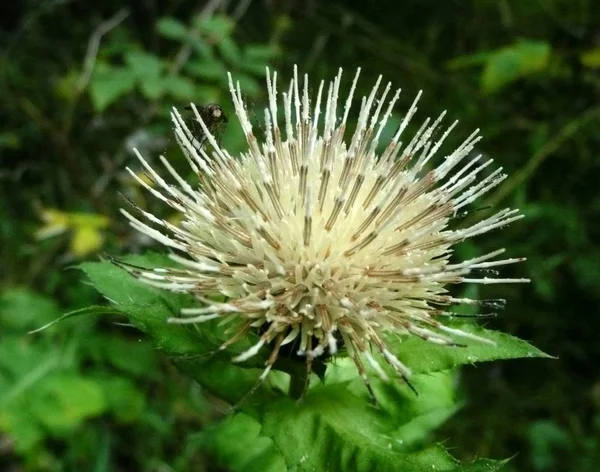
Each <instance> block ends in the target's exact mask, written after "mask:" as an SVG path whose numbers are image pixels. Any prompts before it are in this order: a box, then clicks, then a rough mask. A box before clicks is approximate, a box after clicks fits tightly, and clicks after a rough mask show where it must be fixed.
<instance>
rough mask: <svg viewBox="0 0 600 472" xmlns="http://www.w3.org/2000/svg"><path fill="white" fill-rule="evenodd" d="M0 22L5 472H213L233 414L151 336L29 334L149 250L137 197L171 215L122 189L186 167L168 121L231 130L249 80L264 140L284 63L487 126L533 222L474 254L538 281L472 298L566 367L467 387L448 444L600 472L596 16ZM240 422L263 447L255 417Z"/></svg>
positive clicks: (201, 8) (0, 405) (67, 328)
mask: <svg viewBox="0 0 600 472" xmlns="http://www.w3.org/2000/svg"><path fill="white" fill-rule="evenodd" d="M124 6H127V8H128V10H122V8H123V7H124ZM0 9H2V10H3V12H2V13H3V14H1V15H0V23H1V25H2V27H1V29H0V41H1V44H2V52H1V55H0V99H1V103H2V107H1V109H0V116H1V117H2V118H1V122H2V127H1V129H0V179H1V185H0V235H1V236H0V239H1V244H0V260H1V261H2V264H1V265H2V267H1V271H2V274H1V286H0V288H1V290H2V295H1V296H0V430H1V431H2V433H0V434H2V436H0V468H1V469H3V470H99V471H100V470H150V471H151V470H216V469H215V468H214V466H213V467H211V466H210V464H211V453H210V452H209V451H210V447H209V445H207V443H206V441H207V439H206V438H205V437H204V436H203V435H202V432H203V431H211V429H210V428H212V427H213V426H210V427H209V426H208V425H209V424H212V419H214V417H215V416H219V414H218V413H216V412H218V411H219V408H218V404H217V406H215V405H214V402H213V401H212V400H211V401H209V400H207V398H209V399H210V395H208V397H207V394H206V392H202V390H201V388H200V387H199V386H197V385H195V384H190V383H189V382H188V381H187V380H185V379H183V378H182V377H181V376H180V375H179V374H177V372H176V371H175V370H174V369H173V368H172V367H171V366H170V364H169V363H168V362H167V361H166V360H164V359H162V358H161V357H160V356H159V355H158V354H157V353H155V352H154V350H153V349H152V348H151V347H150V346H149V345H148V344H146V343H145V342H139V334H138V332H137V331H136V330H133V329H132V328H130V327H127V326H121V325H118V324H115V323H107V322H106V321H104V319H103V318H102V319H100V318H99V319H97V320H96V319H94V318H93V317H85V318H81V319H79V320H78V321H77V322H76V323H72V322H65V323H62V324H60V325H57V326H54V327H51V328H49V329H48V330H47V331H45V332H42V333H38V334H33V335H26V333H27V332H28V331H29V330H32V329H35V328H38V327H40V326H41V325H43V324H45V323H46V322H48V321H50V320H51V319H53V318H55V317H57V316H58V314H59V313H64V312H68V311H71V310H77V309H79V308H81V307H84V306H88V305H90V304H94V303H97V304H100V303H101V300H100V299H99V298H98V296H97V295H96V294H95V293H94V292H93V291H92V290H91V289H90V288H89V287H86V286H83V285H81V283H80V282H79V279H80V275H79V273H78V271H73V270H65V269H67V268H69V267H70V266H72V265H73V264H74V263H76V262H77V261H79V260H81V258H86V257H87V258H94V254H95V253H97V252H102V251H107V252H109V253H115V254H121V253H124V252H130V251H140V250H142V249H144V248H145V247H146V246H147V245H148V244H149V241H147V240H144V239H141V238H140V237H139V236H138V235H136V234H135V233H134V232H132V231H130V230H129V229H128V228H127V225H126V224H125V221H124V218H121V217H120V215H119V212H118V209H119V207H120V206H121V205H122V199H121V197H120V196H119V193H121V194H123V195H125V196H126V197H127V198H130V199H133V200H134V201H135V202H136V203H137V204H138V205H140V206H142V207H144V208H151V209H152V211H158V210H155V209H154V208H153V205H154V203H153V202H152V201H151V200H150V199H148V200H146V198H145V196H144V195H143V194H142V193H141V192H140V189H139V187H138V186H137V184H135V183H134V180H133V179H132V177H131V176H130V175H129V174H128V173H127V172H126V171H125V168H126V167H127V166H128V165H134V164H133V162H134V159H133V158H132V153H131V149H132V147H137V148H139V149H140V151H141V152H142V153H143V154H144V155H145V156H148V157H152V156H154V157H157V156H158V155H159V154H160V153H165V154H167V155H168V156H169V158H170V160H171V162H173V165H174V166H175V167H176V168H177V169H178V170H180V169H181V170H182V171H183V169H185V163H184V162H183V159H182V157H181V156H180V155H179V153H178V152H177V151H175V146H174V142H173V140H172V139H171V137H170V119H169V110H170V109H171V107H173V106H177V107H181V106H183V105H184V104H187V103H188V102H190V101H193V102H196V103H207V102H217V103H219V104H220V105H222V106H223V107H224V108H225V109H226V112H228V113H231V106H230V102H229V99H228V84H227V82H226V75H225V74H224V72H225V71H231V72H232V73H233V74H234V76H235V78H236V79H237V80H240V82H241V85H242V87H243V89H244V90H245V93H246V94H247V99H248V101H249V102H250V106H251V109H250V112H251V115H252V116H254V118H255V121H256V122H257V123H259V122H260V118H261V116H262V112H261V110H262V107H263V106H264V103H265V102H264V99H265V93H264V87H263V85H262V80H263V79H262V77H263V76H264V72H263V70H264V66H265V65H269V66H270V67H272V68H275V69H277V70H279V71H281V74H282V75H283V76H284V78H285V77H289V73H290V70H291V65H292V64H298V66H299V69H300V71H301V72H307V73H310V74H311V77H313V80H314V79H316V78H321V77H322V78H328V77H331V76H332V75H333V74H334V72H335V71H336V70H337V68H338V67H340V66H341V67H343V68H344V70H345V71H346V75H351V74H352V72H351V71H353V70H354V69H356V67H358V66H360V67H362V69H363V73H362V78H361V81H360V83H359V90H358V95H359V96H360V95H362V94H364V91H365V90H367V89H368V88H369V87H370V86H371V85H372V83H373V82H374V81H375V80H376V77H377V76H378V75H379V74H383V75H384V78H386V79H391V80H393V82H394V84H395V85H399V86H401V87H403V89H404V92H403V94H402V97H401V102H402V103H401V105H400V106H399V107H398V109H399V110H401V109H402V106H403V105H404V106H405V105H406V104H407V103H409V102H410V101H411V100H412V97H413V96H414V95H415V93H416V92H417V91H418V90H419V89H423V90H424V91H425V95H424V99H423V101H422V103H421V105H420V109H421V110H425V111H426V112H427V114H428V115H436V114H438V113H439V112H440V111H442V110H444V109H448V110H449V115H450V116H451V117H453V118H454V117H456V118H460V120H461V123H460V124H459V127H458V131H457V132H456V133H454V134H455V135H456V139H457V140H459V139H461V138H463V137H465V136H466V135H467V134H468V133H469V132H470V130H471V129H473V128H481V129H482V134H483V135H484V137H485V139H484V141H482V143H481V144H480V152H482V153H484V154H486V155H490V156H493V157H494V158H495V159H496V162H497V163H498V165H501V166H503V167H504V168H505V170H506V172H507V173H508V174H509V176H510V177H509V179H507V180H506V181H505V182H504V184H503V185H502V186H500V187H499V188H498V189H497V190H496V191H495V192H493V193H492V194H491V195H490V196H489V197H488V199H487V201H484V202H483V203H482V205H487V204H490V205H495V206H497V205H505V206H511V207H515V206H518V207H520V208H522V209H523V211H524V212H525V214H526V216H527V218H526V219H525V220H523V221H522V222H520V223H519V224H518V225H514V226H511V227H510V228H508V229H506V230H504V231H502V232H499V233H497V234H490V235H487V236H485V237H483V238H481V239H480V240H478V241H476V245H475V244H465V245H463V246H462V247H461V248H460V251H459V253H460V254H459V256H462V255H466V254H473V253H482V252H483V251H485V250H486V249H490V248H496V247H498V246H501V247H507V249H508V252H509V253H510V254H511V255H514V256H521V255H525V256H527V257H528V262H527V264H526V266H525V265H521V266H514V267H511V268H509V269H505V270H504V271H503V273H505V274H506V275H507V276H528V277H530V278H531V279H532V283H531V284H530V285H529V286H505V287H501V286H494V287H487V286H486V287H477V288H476V289H471V290H472V291H473V293H471V295H472V296H481V297H489V298H498V297H500V298H506V299H508V300H509V305H508V307H507V309H506V310H505V311H504V312H503V313H501V314H500V316H499V317H498V318H497V319H495V320H493V321H491V322H490V323H489V325H488V327H489V328H494V329H500V330H502V331H506V332H508V333H511V334H513V335H516V336H519V337H521V338H524V339H527V340H529V341H531V342H532V343H533V344H535V345H536V346H539V347H540V348H541V349H543V350H544V351H546V352H548V353H550V354H553V355H556V356H558V357H559V359H558V360H557V361H548V362H547V361H511V362H503V363H498V364H493V365H485V366H482V367H480V368H479V369H471V368H464V369H463V370H462V371H461V376H460V383H459V395H460V398H461V405H463V406H462V411H461V412H460V415H459V416H458V417H457V418H455V419H453V420H450V422H449V423H447V424H446V425H445V426H443V428H442V430H441V431H438V432H437V433H435V438H437V439H438V440H446V439H447V441H446V443H445V444H446V446H448V447H454V446H458V447H457V448H456V451H453V452H454V453H455V454H457V455H458V457H459V458H461V459H463V460H467V461H468V460H472V459H474V458H476V457H482V456H483V457H494V458H497V459H502V458H506V457H510V456H512V455H513V454H515V453H518V455H517V456H516V457H514V458H513V459H512V460H511V462H509V464H508V465H507V466H506V467H505V469H503V470H515V471H523V470H535V471H564V470H577V471H584V472H585V471H593V470H596V467H597V464H598V463H600V457H599V456H598V451H599V450H600V429H599V427H598V418H599V417H600V375H599V373H598V368H597V366H598V359H599V358H600V344H599V343H598V342H597V339H596V338H597V336H596V333H597V332H598V330H599V328H600V318H599V317H598V316H597V313H596V312H597V306H598V304H599V301H600V300H599V298H600V296H599V293H600V292H599V291H598V289H597V288H598V287H599V286H600V270H599V269H598V268H599V267H600V248H599V247H598V245H597V240H598V239H599V237H600V231H599V229H600V228H599V226H600V223H599V222H600V198H599V196H598V192H597V177H595V176H598V175H599V174H598V169H599V167H600V160H599V158H598V154H599V153H600V133H598V130H599V127H598V123H599V119H600V105H599V103H600V76H599V73H600V23H598V18H600V4H598V2H595V1H594V0H545V1H542V0H530V1H521V0H500V1H496V0H494V1H492V0H452V1H447V2H439V1H436V0H424V1H421V0H408V1H404V2H391V1H389V2H358V1H354V0H352V1H341V0H335V1H331V2H316V1H311V2H302V1H299V0H298V1H271V2H252V1H245V0H241V1H239V2H238V1H215V0H212V1H209V2H206V3H202V2H200V3H198V2H191V1H186V0H170V1H167V2H128V3H127V4H125V3H124V2H120V1H117V0H109V1H107V2H101V3H100V2H98V3H97V4H94V3H89V2H77V1H74V0H58V1H45V2H34V1H32V0H31V1H27V2H5V4H3V5H2V7H0ZM346 80H348V77H346ZM421 117H423V115H421ZM393 119H394V120H399V119H400V116H394V117H393ZM222 139H223V142H224V143H225V144H226V146H227V148H228V149H229V150H230V151H231V152H232V153H233V152H237V151H239V150H240V149H242V148H243V142H242V137H241V131H240V129H239V127H237V126H236V123H235V122H234V120H232V122H231V123H230V125H229V126H228V128H227V130H226V132H225V134H224V136H223V138H222ZM138 170H139V169H138V168H137V167H134V169H133V171H134V172H137V171H138ZM481 211H482V212H485V211H487V210H485V209H483V210H481ZM164 216H165V217H167V218H169V217H172V215H164ZM81 320H86V321H81ZM231 421H238V422H239V423H240V429H243V428H245V431H248V435H249V437H250V438H251V437H252V434H258V433H256V431H255V430H253V428H255V426H253V424H252V421H251V420H250V419H248V418H244V417H239V418H238V417H234V418H232V419H231ZM207 428H208V429H207ZM194 431H196V432H199V434H200V436H198V437H191V436H190V434H189V433H190V432H194ZM219 437H221V439H219ZM448 438H449V439H448ZM219 440H222V441H227V438H223V437H222V436H219V435H218V434H216V435H215V438H214V441H219ZM261 441H262V440H261ZM264 447H265V448H266V449H268V444H266V443H265V446H264ZM199 451H201V452H199ZM220 459H222V458H220ZM231 466H232V467H233V465H231Z"/></svg>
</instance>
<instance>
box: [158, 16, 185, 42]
mask: <svg viewBox="0 0 600 472" xmlns="http://www.w3.org/2000/svg"><path fill="white" fill-rule="evenodd" d="M156 29H157V30H158V32H159V33H160V34H161V35H162V36H164V37H165V38H169V39H181V40H182V39H185V38H186V37H187V36H188V34H189V33H188V29H187V26H185V25H184V24H183V23H181V22H180V21H179V20H177V19H175V18H171V17H163V18H161V19H160V20H159V21H158V23H157V25H156Z"/></svg>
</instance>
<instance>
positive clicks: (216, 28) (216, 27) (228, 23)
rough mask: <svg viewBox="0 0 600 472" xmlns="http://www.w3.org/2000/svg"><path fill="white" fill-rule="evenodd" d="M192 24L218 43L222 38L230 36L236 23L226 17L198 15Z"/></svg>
mask: <svg viewBox="0 0 600 472" xmlns="http://www.w3.org/2000/svg"><path fill="white" fill-rule="evenodd" d="M192 22H193V24H194V26H195V27H196V28H198V29H199V30H200V31H202V33H203V34H205V35H208V36H210V37H211V38H212V40H213V42H218V41H219V39H220V38H222V37H224V36H228V35H230V34H231V32H232V31H233V28H234V27H235V23H234V21H233V20H232V19H231V18H229V17H227V16H224V15H212V16H209V17H206V16H204V15H197V16H195V17H194V18H193V20H192Z"/></svg>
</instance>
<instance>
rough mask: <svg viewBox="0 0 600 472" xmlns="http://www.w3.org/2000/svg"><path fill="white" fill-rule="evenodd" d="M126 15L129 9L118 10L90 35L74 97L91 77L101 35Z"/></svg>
mask: <svg viewBox="0 0 600 472" xmlns="http://www.w3.org/2000/svg"><path fill="white" fill-rule="evenodd" d="M128 16H129V10H128V9H127V8H123V9H121V10H119V11H118V12H117V13H116V14H115V15H113V16H112V17H111V18H109V19H108V20H106V21H103V22H102V23H100V24H99V25H98V27H97V28H96V30H95V31H94V33H93V34H92V35H91V36H90V39H89V41H88V47H87V51H86V53H85V59H84V61H83V70H82V72H81V76H80V77H79V81H78V82H77V89H76V91H75V93H76V97H78V96H79V95H81V93H82V92H83V91H84V90H85V88H86V87H87V85H88V83H89V81H90V78H91V77H92V73H93V72H94V65H95V64H96V57H97V56H98V49H99V48H100V40H101V39H102V36H104V35H105V34H107V33H108V32H109V31H110V30H113V29H115V28H116V27H117V26H119V25H120V24H121V23H122V22H123V21H124V20H125V18H127V17H128Z"/></svg>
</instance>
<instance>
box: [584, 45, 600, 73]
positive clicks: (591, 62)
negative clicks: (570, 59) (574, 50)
mask: <svg viewBox="0 0 600 472" xmlns="http://www.w3.org/2000/svg"><path fill="white" fill-rule="evenodd" d="M579 60H580V61H581V63H582V64H583V65H584V66H585V67H588V68H590V69H599V68H600V48H594V49H590V50H589V51H586V52H584V53H582V54H581V56H579Z"/></svg>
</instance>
